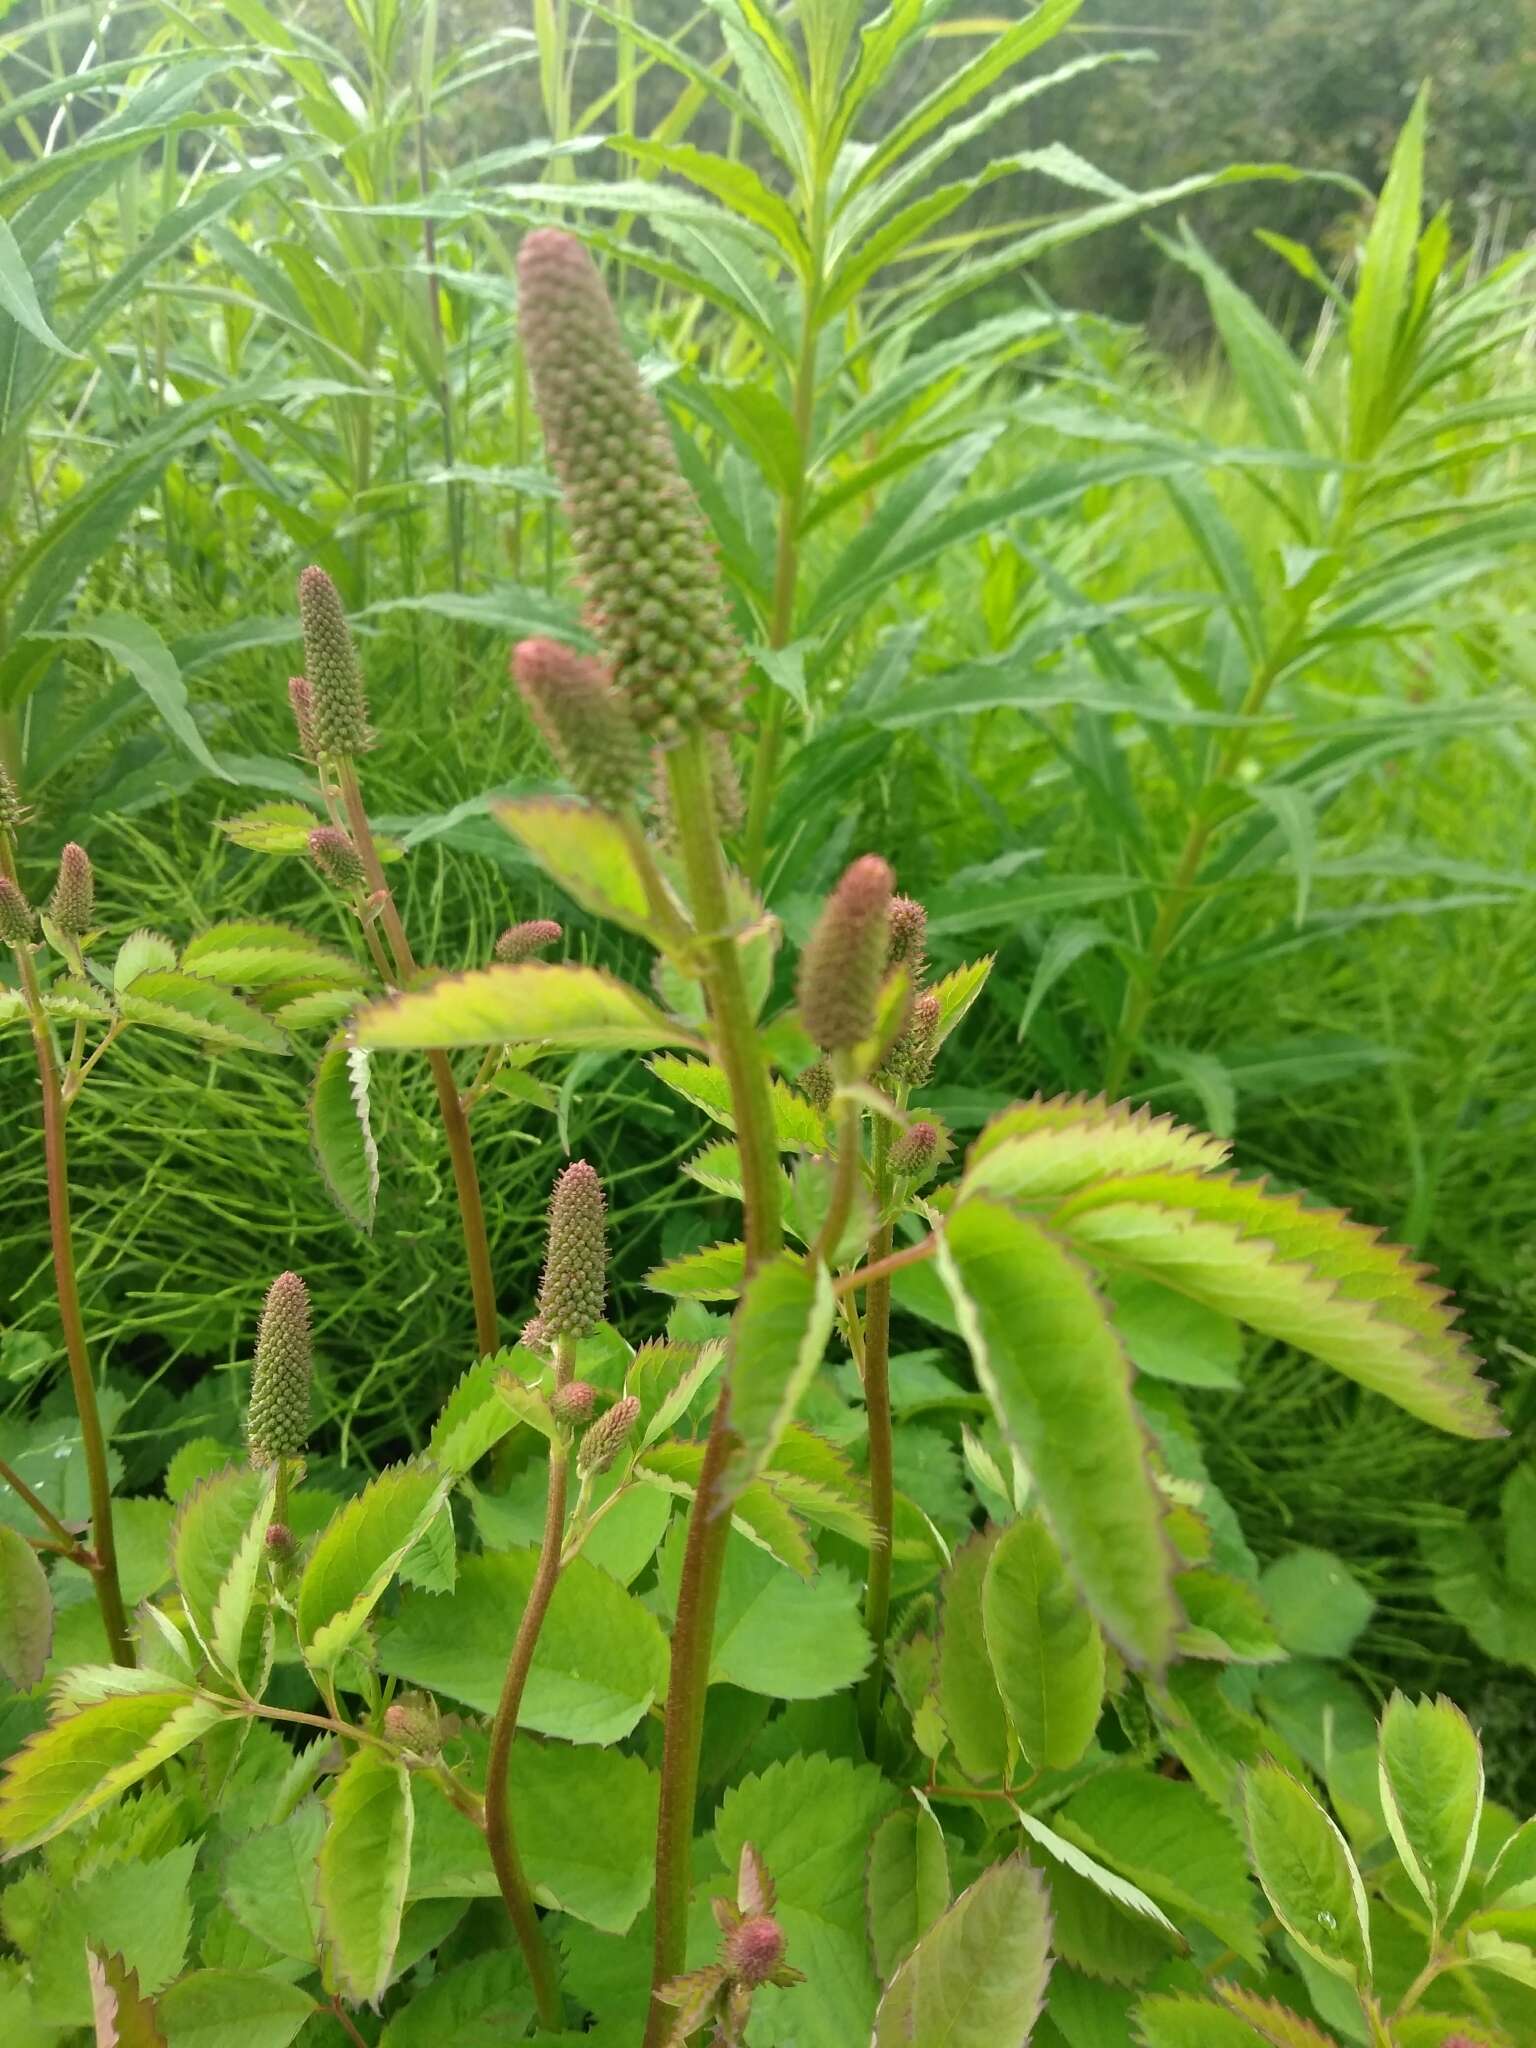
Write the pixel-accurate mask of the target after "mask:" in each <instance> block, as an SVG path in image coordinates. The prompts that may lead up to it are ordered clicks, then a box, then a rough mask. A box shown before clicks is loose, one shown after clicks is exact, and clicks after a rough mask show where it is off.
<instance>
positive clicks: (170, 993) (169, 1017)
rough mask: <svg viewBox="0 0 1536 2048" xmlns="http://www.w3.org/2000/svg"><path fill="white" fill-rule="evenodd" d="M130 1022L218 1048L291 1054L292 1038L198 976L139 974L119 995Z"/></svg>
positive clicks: (152, 970) (150, 971) (161, 972)
mask: <svg viewBox="0 0 1536 2048" xmlns="http://www.w3.org/2000/svg"><path fill="white" fill-rule="evenodd" d="M118 1007H119V1009H120V1010H121V1011H122V1015H123V1020H124V1022H125V1023H128V1024H148V1025H151V1026H153V1027H154V1028H155V1029H156V1030H158V1031H175V1032H178V1033H180V1034H181V1035H182V1036H183V1037H185V1038H200V1039H202V1040H203V1042H204V1043H205V1044H206V1045H208V1046H209V1047H211V1048H212V1049H214V1050H215V1051H233V1050H237V1049H239V1050H244V1051H247V1052H271V1053H286V1052H287V1050H288V1041H287V1039H286V1038H285V1037H284V1036H283V1034H282V1032H281V1031H279V1030H278V1028H277V1026H276V1025H275V1024H272V1023H270V1022H269V1021H268V1020H267V1019H266V1018H265V1017H263V1016H262V1014H261V1012H260V1011H259V1010H253V1009H252V1008H251V1006H250V1004H249V1003H243V1002H242V1001H241V1000H240V998H239V997H238V996H236V995H231V994H230V992H229V990H228V989H227V988H220V987H219V985H218V983H217V982H213V981H202V980H200V979H199V978H198V977H197V976H196V975H195V974H181V973H177V972H174V971H169V970H165V969H155V968H150V969H147V970H146V971H145V972H143V973H141V974H136V975H135V976H134V978H133V982H132V984H131V985H130V987H129V988H128V989H127V990H126V991H125V992H124V993H123V994H122V995H121V996H120V997H119V999H118Z"/></svg>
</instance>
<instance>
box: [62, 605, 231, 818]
mask: <svg viewBox="0 0 1536 2048" xmlns="http://www.w3.org/2000/svg"><path fill="white" fill-rule="evenodd" d="M59 637H60V638H61V639H66V640H87V641H89V642H90V644H91V645H92V646H93V647H99V648H100V649H101V651H102V652H103V654H106V655H109V656H110V657H111V659H112V660H113V661H115V662H117V663H119V664H120V665H121V666H122V667H123V668H125V669H127V671H128V673H129V675H131V676H132V677H133V680H134V681H135V682H136V683H137V684H138V686H139V688H140V689H141V690H142V691H143V692H144V694H145V696H146V697H147V698H148V699H149V701H150V703H151V704H153V705H154V707H155V709H156V710H157V711H158V712H159V714H160V716H161V717H162V718H163V719H164V720H165V723H166V724H167V725H168V726H169V727H170V729H171V731H172V732H173V733H174V734H175V735H176V737H177V739H179V740H180V741H181V744H182V745H183V746H184V747H185V748H186V750H187V752H188V753H189V754H190V755H191V756H192V758H193V760H194V761H196V762H198V763H199V765H200V766H201V767H203V768H204V769H206V770H207V772H208V773H209V774H210V775H216V776H218V778H219V780H220V781H221V782H232V781H233V780H234V777H233V776H232V775H231V774H230V773H229V771H228V769H226V768H221V767H220V766H219V764H218V762H217V761H216V760H215V759H214V758H213V756H212V754H210V753H209V751H208V747H207V743H206V742H205V741H204V739H203V736H202V734H201V733H200V732H199V731H198V728H197V721H196V720H195V719H194V718H193V716H192V713H191V710H190V708H189V707H188V704H187V686H186V684H185V683H184V682H183V681H182V679H181V670H180V669H179V668H178V667H177V665H176V657H175V656H174V655H173V654H172V653H171V650H170V649H169V648H168V647H167V646H166V644H165V642H164V641H163V640H162V639H161V638H160V635H159V634H158V633H157V632H156V631H155V629H154V627H153V626H151V625H149V624H147V623H146V621H145V620H143V619H134V618H129V617H128V615H127V614H126V613H124V612H102V613H100V614H99V615H98V616H97V617H96V618H94V619H79V618H77V619H74V620H72V621H71V622H70V626H69V629H68V631H67V632H66V633H63V634H61V635H60V636H59Z"/></svg>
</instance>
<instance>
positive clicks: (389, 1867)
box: [317, 1748, 414, 2005]
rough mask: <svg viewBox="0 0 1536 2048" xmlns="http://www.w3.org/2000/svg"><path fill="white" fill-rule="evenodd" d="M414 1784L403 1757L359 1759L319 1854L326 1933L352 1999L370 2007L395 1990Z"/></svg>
mask: <svg viewBox="0 0 1536 2048" xmlns="http://www.w3.org/2000/svg"><path fill="white" fill-rule="evenodd" d="M413 1817H414V1816H413V1808H412V1802H411V1781H410V1776H409V1774H408V1772H407V1771H406V1768H405V1765H404V1764H403V1763H402V1762H401V1761H400V1759H399V1758H398V1757H393V1756H386V1755H385V1754H384V1752H383V1751H382V1750H378V1749H373V1748H365V1749H358V1750H355V1751H354V1752H353V1754H352V1755H351V1757H349V1758H348V1760H347V1765H346V1769H345V1770H344V1771H343V1772H342V1774H341V1776H340V1778H338V1779H337V1781H336V1787H335V1790H334V1791H333V1792H332V1793H331V1796H330V1800H329V1806H328V1820H327V1825H326V1831H325V1840H324V1842H323V1843H322V1844H321V1848H320V1866H319V1888H318V1893H317V1896H318V1899H319V1904H320V1931H321V1936H322V1939H323V1940H324V1942H325V1945H326V1953H327V1957H328V1961H329V1966H330V1970H331V1972H332V1974H333V1975H334V1978H335V1980H336V1982H337V1983H338V1985H339V1986H340V1988H341V1990H342V1991H343V1992H344V1993H345V1994H346V1996H347V1997H348V1998H350V1999H352V2000H353V2001H355V2002H356V2003H358V2004H365V2005H371V2004H373V2003H375V2002H376V2001H377V2000H378V1998H379V1997H380V1996H381V1995H382V1993H383V1991H384V1988H385V1986H386V1985H387V1984H388V1983H389V1980H390V1976H391V1972H392V1969H393V1965H394V1959H395V1948H396V1945H397V1944H398V1942H399V1939H400V1917H401V1914H402V1913H403V1912H404V1910H405V1895H406V1884H407V1880H408V1878H409V1875H410V1867H411V1829H412V1821H413Z"/></svg>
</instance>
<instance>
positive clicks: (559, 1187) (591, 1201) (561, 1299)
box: [539, 1159, 608, 1338]
mask: <svg viewBox="0 0 1536 2048" xmlns="http://www.w3.org/2000/svg"><path fill="white" fill-rule="evenodd" d="M603 1214H604V1202H603V1184H602V1182H601V1181H600V1180H599V1179H598V1177H597V1175H596V1174H595V1173H594V1172H593V1170H592V1168H591V1167H590V1166H588V1164H587V1162H586V1161H585V1160H584V1159H577V1160H574V1161H573V1162H572V1163H571V1165H569V1166H568V1167H567V1168H566V1169H565V1171H564V1173H562V1174H561V1175H560V1178H559V1179H558V1180H557V1181H556V1182H555V1191H554V1193H553V1195H552V1196H551V1197H550V1203H549V1248H548V1251H547V1252H546V1254H545V1258H544V1276H543V1278H542V1280H541V1281H540V1283H539V1320H540V1321H541V1322H542V1323H543V1325H544V1334H545V1336H546V1337H548V1338H558V1337H585V1336H586V1334H587V1332H588V1331H589V1330H594V1329H596V1327H597V1325H598V1324H599V1323H600V1322H601V1321H602V1317H603V1297H604V1294H605V1291H606V1285H607V1271H608V1252H607V1246H606V1244H605V1243H604V1240H603Z"/></svg>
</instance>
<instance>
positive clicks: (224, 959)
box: [181, 921, 363, 988]
mask: <svg viewBox="0 0 1536 2048" xmlns="http://www.w3.org/2000/svg"><path fill="white" fill-rule="evenodd" d="M181 964H182V967H183V969H184V970H185V971H186V972H187V973H188V974H197V975H201V976H202V977H203V978H204V979H206V980H208V981H221V982H225V983H228V984H229V985H230V986H231V987H234V988H269V987H271V986H272V985H273V983H275V982H284V981H313V982H329V983H331V984H333V985H334V986H335V987H337V988H360V987H361V986H362V979H363V978H362V976H361V974H360V973H359V972H358V969H357V966H356V963H355V962H354V961H351V960H349V959H348V958H347V957H346V955H345V954H342V953H336V952H333V951H332V950H331V948H330V947H329V946H322V945H321V944H320V942H319V940H318V939H312V938H311V937H310V935H309V933H308V932H301V931H298V930H297V929H295V927H294V926H292V925H286V924H264V923H258V922H249V921H246V922H236V923H228V924H215V925H210V926H209V928H208V930H207V931H205V932H199V933H198V935H197V937H196V938H195V939H189V940H188V941H187V944H186V946H185V948H184V949H183V952H182V956H181Z"/></svg>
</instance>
